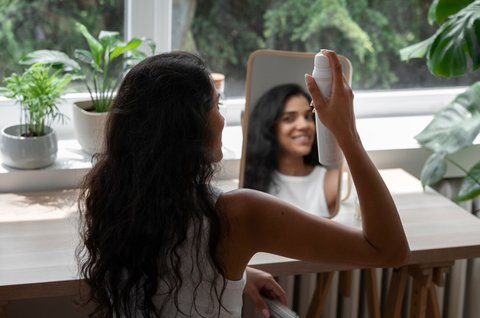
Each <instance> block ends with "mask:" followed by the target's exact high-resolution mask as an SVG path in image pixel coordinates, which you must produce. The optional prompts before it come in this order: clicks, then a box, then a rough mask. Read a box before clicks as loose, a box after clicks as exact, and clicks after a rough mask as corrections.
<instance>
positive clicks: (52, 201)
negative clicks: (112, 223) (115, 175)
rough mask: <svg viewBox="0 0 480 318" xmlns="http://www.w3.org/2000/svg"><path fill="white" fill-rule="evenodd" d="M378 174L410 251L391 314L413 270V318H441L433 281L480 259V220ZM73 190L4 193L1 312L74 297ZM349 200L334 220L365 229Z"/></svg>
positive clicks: (295, 269)
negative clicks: (14, 305)
mask: <svg viewBox="0 0 480 318" xmlns="http://www.w3.org/2000/svg"><path fill="white" fill-rule="evenodd" d="M381 174H382V176H383V178H384V180H385V182H386V184H387V186H388V188H389V189H390V191H391V193H392V195H393V198H394V200H395V203H396V204H397V207H398V210H399V213H400V217H401V220H402V223H403V225H404V227H405V232H406V235H407V238H408V242H409V244H410V248H411V250H412V258H411V259H410V262H409V264H408V265H406V266H404V267H402V268H399V269H396V271H395V272H394V274H393V276H392V283H391V286H392V288H390V294H389V295H388V299H387V303H388V304H389V306H386V307H388V308H387V309H388V312H386V313H385V315H386V316H387V317H398V308H399V304H401V301H402V297H403V292H402V291H403V288H404V286H405V281H406V279H407V277H408V275H410V276H412V277H413V279H414V293H413V295H414V299H412V300H414V301H413V302H412V304H413V305H412V306H411V308H412V311H411V313H410V316H411V317H425V315H426V314H429V313H432V312H433V313H432V314H429V315H428V317H439V313H438V312H435V310H436V309H438V306H437V307H435V305H436V304H435V299H434V297H432V296H433V295H434V288H435V287H434V286H435V284H441V283H442V277H443V275H442V274H443V273H444V272H445V271H446V270H448V268H449V267H450V266H451V265H452V264H453V262H454V261H455V260H456V259H464V258H474V257H479V256H480V220H479V219H477V218H476V217H474V216H473V215H471V214H470V213H468V212H467V211H465V210H463V209H461V208H460V207H458V206H457V205H456V204H454V203H452V202H451V201H450V200H448V199H446V198H444V197H443V196H441V195H439V194H438V193H436V192H435V191H433V190H431V189H427V191H425V192H424V191H423V190H422V188H421V185H420V182H419V181H418V180H417V179H416V178H414V177H413V176H411V175H409V174H407V173H406V172H404V171H403V170H400V169H392V170H383V171H381ZM76 210H77V208H76V191H74V190H68V191H58V192H48V193H18V194H15V193H10V194H0V317H2V315H3V317H5V316H6V314H5V312H4V310H2V305H3V306H4V305H6V303H7V302H8V301H13V300H20V299H29V298H36V297H50V296H51V297H57V296H68V295H76V294H77V292H78V287H79V284H78V280H77V276H76V265H75V259H74V257H73V255H74V250H75V247H76V245H77V242H78V237H77V234H76V233H77V212H76ZM354 210H355V209H354V206H353V205H352V204H351V203H345V204H343V205H342V207H341V210H340V212H339V214H338V215H337V216H336V217H335V218H334V219H333V220H334V221H335V222H340V223H343V224H346V225H350V226H353V227H357V228H360V227H361V223H360V221H359V220H357V219H356V218H355V217H354V213H355V212H354ZM250 265H251V266H253V267H256V268H259V269H262V270H266V271H269V272H271V273H272V274H273V275H274V276H277V275H278V276H281V275H292V274H306V273H317V272H331V271H341V270H350V269H353V267H349V266H334V265H328V264H318V263H310V262H303V261H298V260H293V259H288V258H284V257H280V256H276V255H271V254H266V253H259V254H257V255H255V256H254V257H253V259H252V261H251V263H250Z"/></svg>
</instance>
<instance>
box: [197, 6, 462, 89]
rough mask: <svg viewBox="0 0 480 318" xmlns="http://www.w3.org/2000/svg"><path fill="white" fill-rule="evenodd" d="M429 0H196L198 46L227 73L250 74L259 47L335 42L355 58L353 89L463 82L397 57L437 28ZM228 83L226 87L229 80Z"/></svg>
mask: <svg viewBox="0 0 480 318" xmlns="http://www.w3.org/2000/svg"><path fill="white" fill-rule="evenodd" d="M429 4H430V1H425V0H401V1H400V0H396V1H384V0H245V1H216V0H198V1H197V8H196V11H195V17H194V20H193V23H192V32H193V38H194V41H195V45H196V48H197V50H198V52H200V53H201V54H202V55H203V56H204V57H205V58H206V59H207V61H208V63H209V64H210V65H211V67H212V69H214V70H222V71H223V72H225V73H227V79H228V78H230V77H232V76H234V77H235V76H236V77H238V78H239V79H238V80H239V81H241V80H244V78H245V68H246V63H247V60H248V56H249V54H250V53H251V52H253V51H254V50H257V49H264V48H268V49H280V50H295V51H309V52H316V51H318V50H319V49H320V48H332V49H335V50H336V51H337V52H338V53H340V54H343V55H345V56H347V57H348V58H349V59H350V60H351V61H352V64H353V70H354V72H353V76H354V78H353V87H354V88H355V89H388V88H406V87H409V88H411V87H425V86H429V87H432V86H455V85H459V84H461V85H466V84H467V83H468V78H463V79H453V80H445V79H438V78H435V77H433V76H430V75H429V73H428V70H427V68H426V66H425V65H424V63H422V62H421V61H412V62H410V63H409V64H407V65H406V64H405V63H402V62H400V56H399V50H400V49H401V48H403V47H405V46H407V45H410V44H413V43H415V42H418V41H420V40H421V39H423V38H426V37H428V36H430V35H431V34H432V33H433V32H434V27H433V26H431V25H429V24H428V23H426V21H425V16H426V15H427V13H428V9H429ZM227 88H228V87H227Z"/></svg>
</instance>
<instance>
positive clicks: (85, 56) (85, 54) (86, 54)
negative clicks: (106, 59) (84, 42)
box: [74, 49, 103, 73]
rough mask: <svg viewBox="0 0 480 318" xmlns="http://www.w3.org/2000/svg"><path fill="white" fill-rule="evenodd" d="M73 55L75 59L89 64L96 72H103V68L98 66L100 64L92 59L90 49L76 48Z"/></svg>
mask: <svg viewBox="0 0 480 318" xmlns="http://www.w3.org/2000/svg"><path fill="white" fill-rule="evenodd" d="M74 55H75V58H76V59H77V60H79V61H80V62H83V63H85V64H87V65H89V66H90V67H91V68H93V70H95V71H96V72H100V73H103V70H102V68H101V67H100V65H98V64H97V63H95V61H94V60H93V57H92V54H91V53H90V51H87V50H81V49H77V50H75V52H74Z"/></svg>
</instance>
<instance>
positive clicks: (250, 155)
mask: <svg viewBox="0 0 480 318" xmlns="http://www.w3.org/2000/svg"><path fill="white" fill-rule="evenodd" d="M292 96H304V97H305V98H306V99H307V100H308V101H309V102H310V101H311V98H310V96H309V95H308V94H307V93H306V92H305V90H303V89H302V88H301V87H300V86H299V85H297V84H283V85H279V86H275V87H273V88H271V89H270V90H268V91H267V92H265V93H264V94H263V95H262V96H261V97H260V99H259V100H258V102H257V103H256V104H255V107H254V108H253V110H252V111H251V112H250V115H249V123H248V134H247V146H246V147H247V148H246V161H245V178H244V184H243V186H244V187H245V188H250V189H255V190H259V191H263V192H268V190H269V189H270V188H271V187H272V186H275V180H274V178H273V172H274V171H275V170H276V169H278V154H279V152H280V146H279V144H278V139H277V135H276V132H275V126H276V124H277V122H278V120H279V119H280V116H281V115H282V112H283V110H284V108H285V104H286V102H287V101H288V99H289V98H290V97H292ZM304 162H305V163H306V164H308V165H318V151H317V142H316V135H315V140H314V142H313V146H312V149H311V151H310V153H309V154H308V155H306V156H305V157H304Z"/></svg>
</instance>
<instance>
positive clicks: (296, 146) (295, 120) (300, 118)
mask: <svg viewBox="0 0 480 318" xmlns="http://www.w3.org/2000/svg"><path fill="white" fill-rule="evenodd" d="M275 132H276V135H277V141H278V144H279V147H280V156H292V157H304V156H306V155H308V154H309V153H310V151H311V149H312V145H313V141H314V138H315V122H314V114H313V113H312V110H311V108H310V105H309V101H308V99H307V98H305V96H302V95H296V96H292V97H290V98H289V99H288V100H287V101H286V103H285V106H284V109H283V112H282V114H281V115H280V118H279V119H278V120H277V123H276V125H275Z"/></svg>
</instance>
